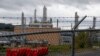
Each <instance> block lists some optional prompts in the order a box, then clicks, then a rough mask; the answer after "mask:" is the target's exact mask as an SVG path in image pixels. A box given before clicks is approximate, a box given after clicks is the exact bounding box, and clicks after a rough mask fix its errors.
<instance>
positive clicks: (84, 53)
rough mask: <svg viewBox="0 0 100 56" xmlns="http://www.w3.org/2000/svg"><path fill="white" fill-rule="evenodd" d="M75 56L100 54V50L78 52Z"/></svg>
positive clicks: (97, 55) (99, 55)
mask: <svg viewBox="0 0 100 56" xmlns="http://www.w3.org/2000/svg"><path fill="white" fill-rule="evenodd" d="M75 56H100V50H97V51H88V52H82V53H77V54H76V55H75Z"/></svg>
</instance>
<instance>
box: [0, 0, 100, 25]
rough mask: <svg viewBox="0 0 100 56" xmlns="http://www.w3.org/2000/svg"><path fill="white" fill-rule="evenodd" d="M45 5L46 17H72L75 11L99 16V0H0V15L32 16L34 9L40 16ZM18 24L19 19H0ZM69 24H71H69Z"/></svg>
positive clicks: (80, 14) (0, 20)
mask: <svg viewBox="0 0 100 56" xmlns="http://www.w3.org/2000/svg"><path fill="white" fill-rule="evenodd" d="M44 5H45V6H46V7H47V12H48V13H47V14H48V17H70V16H71V17H74V14H75V12H76V11H77V12H78V15H79V16H84V15H88V16H100V0H0V16H1V17H4V16H5V17H6V16H11V17H14V16H18V17H20V16H21V12H22V11H23V12H24V13H25V16H32V17H34V9H35V8H36V9H37V16H39V17H42V15H43V6H44ZM8 21H9V23H13V24H20V23H21V22H20V20H18V21H17V20H12V19H6V20H5V19H0V22H1V23H5V22H6V23H7V22H8ZM28 22H29V20H28ZM69 25H71V24H69Z"/></svg>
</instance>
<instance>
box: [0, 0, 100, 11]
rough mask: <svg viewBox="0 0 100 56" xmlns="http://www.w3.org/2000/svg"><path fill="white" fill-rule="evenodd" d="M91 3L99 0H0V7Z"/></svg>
mask: <svg viewBox="0 0 100 56" xmlns="http://www.w3.org/2000/svg"><path fill="white" fill-rule="evenodd" d="M92 3H100V0H0V8H3V9H6V10H18V9H22V8H23V7H27V6H31V7H37V6H40V5H47V6H50V5H52V4H62V5H69V6H74V7H78V8H82V7H84V8H85V7H86V5H89V4H92Z"/></svg>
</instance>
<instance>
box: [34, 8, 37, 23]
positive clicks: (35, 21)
mask: <svg viewBox="0 0 100 56" xmlns="http://www.w3.org/2000/svg"><path fill="white" fill-rule="evenodd" d="M36 12H37V11H36V9H35V10H34V23H37V19H36Z"/></svg>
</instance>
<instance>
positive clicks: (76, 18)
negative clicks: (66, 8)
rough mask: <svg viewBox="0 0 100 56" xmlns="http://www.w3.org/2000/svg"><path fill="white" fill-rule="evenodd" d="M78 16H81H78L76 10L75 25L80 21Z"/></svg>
mask: <svg viewBox="0 0 100 56" xmlns="http://www.w3.org/2000/svg"><path fill="white" fill-rule="evenodd" d="M78 18H79V16H78V14H77V12H75V25H77V23H78ZM76 29H78V27H77V28H76Z"/></svg>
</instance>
